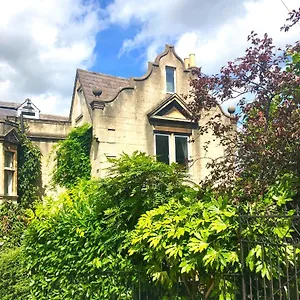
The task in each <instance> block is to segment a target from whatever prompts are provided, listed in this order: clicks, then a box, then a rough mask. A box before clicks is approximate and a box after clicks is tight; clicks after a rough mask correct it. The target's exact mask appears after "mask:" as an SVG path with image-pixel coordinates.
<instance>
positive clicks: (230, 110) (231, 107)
mask: <svg viewBox="0 0 300 300" xmlns="http://www.w3.org/2000/svg"><path fill="white" fill-rule="evenodd" d="M227 111H228V112H229V113H230V114H231V115H233V114H234V113H235V107H234V106H228V108H227Z"/></svg>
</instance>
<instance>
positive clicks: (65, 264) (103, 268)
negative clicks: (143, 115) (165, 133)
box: [24, 152, 187, 299]
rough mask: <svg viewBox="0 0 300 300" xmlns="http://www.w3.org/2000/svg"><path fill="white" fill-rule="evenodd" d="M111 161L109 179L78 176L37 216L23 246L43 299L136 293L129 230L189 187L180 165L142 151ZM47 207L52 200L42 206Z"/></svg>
mask: <svg viewBox="0 0 300 300" xmlns="http://www.w3.org/2000/svg"><path fill="white" fill-rule="evenodd" d="M111 163H112V167H111V171H110V176H111V177H109V178H106V179H102V180H90V181H81V182H79V183H78V184H77V185H76V186H75V187H73V188H72V189H71V190H69V191H68V192H66V193H65V194H64V195H63V196H62V199H60V201H58V202H57V201H56V203H55V207H56V209H54V210H53V212H52V213H47V212H45V210H44V212H43V213H42V215H40V216H38V214H37V217H36V219H35V220H33V221H32V222H31V224H30V226H29V228H28V230H27V233H26V237H25V244H24V247H25V248H24V249H25V256H26V261H27V263H28V268H29V270H30V271H31V274H32V283H33V286H32V293H33V295H34V296H35V297H36V298H37V299H110V298H111V297H112V296H118V297H121V299H131V297H132V294H131V293H132V291H131V286H132V284H133V283H134V282H135V280H136V277H135V275H136V272H137V271H140V270H141V269H142V265H141V264H140V261H139V259H138V258H135V259H131V258H130V257H129V255H128V242H127V236H128V235H129V232H130V230H132V229H133V228H134V226H135V225H136V222H137V220H138V218H139V216H141V214H143V213H145V212H146V211H147V210H149V209H152V208H155V207H157V206H159V205H160V204H163V203H166V202H167V201H168V198H169V197H170V196H171V195H175V194H176V195H178V197H179V196H180V197H183V194H184V193H185V190H186V189H187V188H186V187H185V186H184V185H183V184H182V178H183V176H184V175H183V174H182V173H180V172H178V170H177V168H176V166H168V165H165V164H162V163H159V162H155V161H154V160H153V158H151V157H149V156H146V155H145V154H142V153H137V152H136V153H134V154H133V155H132V156H128V155H125V154H124V155H123V156H122V157H121V158H120V159H114V160H111ZM57 203H60V207H61V208H60V209H57V207H59V206H57ZM42 207H44V208H45V209H47V208H49V209H51V207H52V205H47V204H39V206H38V209H37V210H36V212H37V211H40V212H41V211H43V209H42ZM124 274H125V275H124ZM126 277H127V278H126ZM120 295H122V296H120Z"/></svg>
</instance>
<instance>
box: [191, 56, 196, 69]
mask: <svg viewBox="0 0 300 300" xmlns="http://www.w3.org/2000/svg"><path fill="white" fill-rule="evenodd" d="M189 61H190V66H189V67H190V68H193V67H196V58H195V54H194V53H192V54H190V59H189Z"/></svg>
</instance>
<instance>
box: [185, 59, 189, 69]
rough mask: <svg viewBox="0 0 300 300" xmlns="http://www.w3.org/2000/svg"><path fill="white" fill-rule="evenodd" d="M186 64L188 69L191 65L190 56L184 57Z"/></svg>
mask: <svg viewBox="0 0 300 300" xmlns="http://www.w3.org/2000/svg"><path fill="white" fill-rule="evenodd" d="M184 65H185V68H186V69H188V68H189V67H190V59H189V58H188V57H186V58H185V59H184Z"/></svg>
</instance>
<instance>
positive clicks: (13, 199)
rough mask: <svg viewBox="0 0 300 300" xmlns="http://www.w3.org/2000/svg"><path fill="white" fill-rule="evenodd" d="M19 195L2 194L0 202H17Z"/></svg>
mask: <svg viewBox="0 0 300 300" xmlns="http://www.w3.org/2000/svg"><path fill="white" fill-rule="evenodd" d="M18 198H19V197H18V195H0V203H2V202H4V201H10V202H17V201H18Z"/></svg>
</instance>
